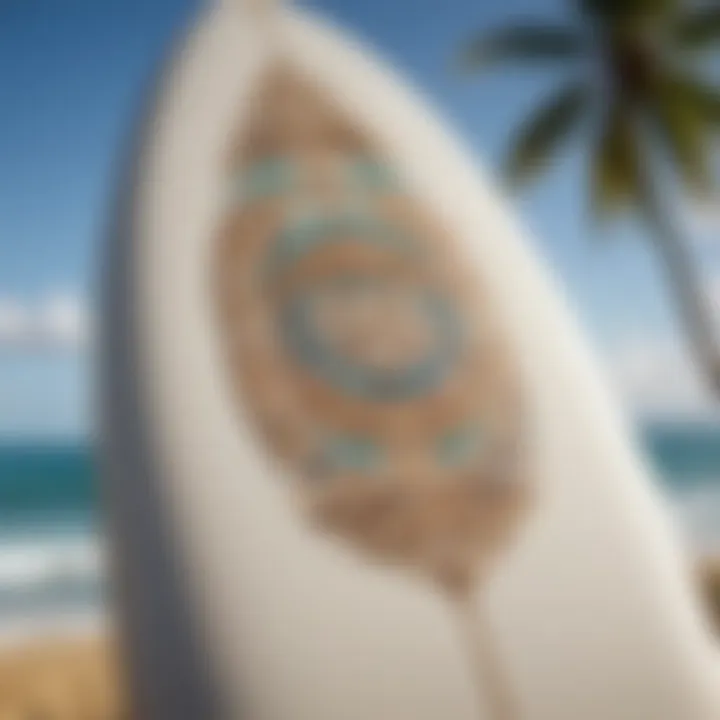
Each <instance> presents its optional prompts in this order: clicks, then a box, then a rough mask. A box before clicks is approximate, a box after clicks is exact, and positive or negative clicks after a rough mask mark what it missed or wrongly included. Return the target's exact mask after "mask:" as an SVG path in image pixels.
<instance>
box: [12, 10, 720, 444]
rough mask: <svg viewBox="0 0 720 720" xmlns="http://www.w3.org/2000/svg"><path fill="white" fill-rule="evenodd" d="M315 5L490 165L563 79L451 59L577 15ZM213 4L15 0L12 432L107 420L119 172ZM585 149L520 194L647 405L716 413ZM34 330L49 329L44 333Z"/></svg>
mask: <svg viewBox="0 0 720 720" xmlns="http://www.w3.org/2000/svg"><path fill="white" fill-rule="evenodd" d="M304 4H305V5H306V6H309V7H312V8H314V9H316V10H321V11H323V12H324V13H326V14H328V15H329V16H331V17H332V18H334V19H336V20H337V21H338V22H340V23H342V24H343V25H345V26H346V27H349V28H351V29H352V30H354V31H355V32H356V33H357V34H359V35H360V36H361V37H363V38H365V39H366V40H368V41H369V42H370V44H371V45H372V46H374V47H375V48H376V49H377V50H379V51H380V52H381V53H382V54H383V55H385V56H386V57H388V58H389V59H391V60H392V61H393V62H394V64H395V65H396V66H398V67H399V68H400V69H401V70H402V71H404V72H405V74H406V75H408V76H409V77H410V78H411V79H412V81H413V82H414V83H415V84H416V85H417V86H419V87H420V88H421V89H422V90H423V91H424V92H425V93H426V95H428V96H429V97H430V98H431V99H432V100H433V101H434V102H435V104H436V105H437V106H439V107H440V108H441V111H442V112H443V113H444V115H445V116H446V117H447V118H448V119H449V120H450V121H451V122H452V123H453V125H454V126H455V127H456V128H457V130H458V132H459V133H460V134H461V135H462V136H463V137H464V139H465V141H466V143H467V144H468V145H469V147H470V148H471V149H472V151H473V152H474V153H475V154H476V155H477V156H478V158H482V163H483V164H484V165H485V167H486V168H487V169H488V170H490V169H492V168H494V167H496V166H497V164H498V162H499V160H500V159H501V157H502V152H503V150H504V148H505V147H506V145H507V142H508V139H509V137H510V136H511V132H512V128H514V127H516V126H517V121H518V120H519V119H520V118H521V117H522V116H523V114H524V113H525V112H526V111H527V110H528V109H529V108H530V107H531V106H532V105H533V104H534V102H535V101H536V100H537V99H539V98H541V97H542V96H543V93H544V92H545V91H546V90H547V89H548V88H549V87H551V86H552V85H553V84H554V83H556V82H557V81H558V80H559V79H561V75H559V74H557V73H554V72H552V71H533V72H527V71H522V72H521V71H519V70H516V69H513V70H509V71H506V72H501V73H496V74H493V75H492V76H488V77H486V78H483V79H482V80H473V81H468V80H465V79H459V78H458V77H456V76H454V75H453V73H452V72H451V71H450V70H449V64H450V60H451V57H452V53H453V51H454V49H455V48H456V47H457V45H458V43H459V42H460V41H462V39H463V38H466V37H467V36H468V32H469V31H470V30H471V29H472V28H487V27H492V26H494V25H498V24H500V23H503V22H506V21H510V20H514V19H518V18H523V19H527V18H528V17H533V16H536V17H540V18H545V19H547V18H550V19H552V18H555V19H562V18H565V17H567V10H566V7H567V5H566V3H565V2H562V1H561V0H505V1H504V2H502V3H495V2H492V3H491V2H482V0H446V1H445V2H444V3H439V2H438V0H392V1H389V0H307V2H305V3H304ZM198 7H199V3H198V2H197V1H196V0H153V1H152V2H149V1H148V0H33V2H28V1H27V0H0V437H2V436H3V435H5V436H7V435H13V436H17V435H43V434H45V435H58V434H59V435H77V434H83V433H85V432H87V429H88V428H89V427H91V426H92V421H91V412H90V410H89V408H90V406H91V402H90V397H91V394H90V393H89V391H88V387H89V382H90V381H89V375H90V370H89V363H88V357H87V355H88V351H87V347H86V341H85V336H86V334H87V333H86V331H85V329H84V324H85V322H86V320H85V317H86V316H87V315H88V314H91V313H92V307H93V296H94V294H95V286H96V282H97V270H98V259H99V251H100V248H101V241H102V232H103V226H104V223H105V220H106V217H107V210H108V207H109V204H110V201H111V198H112V190H113V185H114V181H115V174H116V171H117V168H118V163H119V161H120V159H121V158H122V157H123V147H124V145H123V143H124V141H125V139H126V137H127V134H128V131H129V128H130V127H131V125H132V123H133V120H134V118H135V116H136V113H137V109H138V106H139V104H140V101H141V98H142V96H143V93H144V91H145V89H146V87H147V84H148V81H149V79H150V77H151V76H152V73H153V69H154V68H155V67H156V65H157V63H158V61H159V60H160V59H161V58H162V57H163V55H164V51H165V49H166V48H167V44H168V42H169V41H170V39H171V38H172V37H173V36H175V35H176V34H177V33H178V32H180V31H181V29H182V28H183V27H184V26H185V25H186V24H187V22H188V21H189V20H190V18H191V17H192V16H193V15H194V13H195V12H196V11H197V9H198ZM583 164H584V156H583V154H582V153H581V152H579V151H578V149H577V148H576V147H570V148H568V150H567V152H566V153H565V156H564V157H563V160H562V162H561V163H559V164H558V166H557V167H556V168H554V169H553V170H552V171H551V173H550V174H549V175H548V177H547V178H546V179H545V180H544V181H543V182H542V183H541V184H539V185H538V186H537V187H536V188H533V189H532V190H530V191H529V192H527V193H525V194H524V195H523V197H522V198H521V199H519V200H518V201H517V203H516V206H517V208H518V211H519V212H520V213H521V215H522V218H523V221H524V223H525V224H526V226H528V227H529V229H530V230H531V231H532V237H533V240H532V241H533V242H534V243H536V244H537V245H538V246H539V248H540V249H541V251H542V253H543V254H544V255H545V256H546V257H547V258H548V260H549V262H550V264H551V265H552V267H553V268H554V271H555V272H556V274H557V275H558V276H559V277H560V279H561V280H562V282H563V284H564V287H565V290H566V292H567V293H568V294H569V296H570V298H571V300H572V301H573V302H574V304H575V305H576V306H577V308H578V312H579V314H580V317H581V320H582V322H583V323H584V324H585V326H586V327H587V328H588V330H589V334H590V337H591V340H592V342H593V343H594V344H595V346H596V347H597V348H598V350H599V352H601V354H602V355H603V357H604V358H606V359H607V361H608V367H609V369H610V372H611V375H612V376H613V377H616V378H617V381H618V384H619V387H620V389H621V392H622V393H623V394H624V395H625V396H626V397H627V398H628V402H629V403H630V404H631V405H638V406H640V405H645V404H647V405H651V406H652V405H653V404H654V403H655V399H659V402H658V403H657V405H658V406H659V407H664V409H666V410H669V411H672V412H674V411H676V410H677V411H690V412H704V411H705V410H706V409H707V403H706V402H705V401H704V399H703V398H702V396H701V394H700V392H699V391H698V390H697V389H696V388H694V387H693V380H692V377H691V372H690V371H689V368H688V366H687V361H686V359H685V358H684V357H683V355H682V352H681V351H680V350H678V348H677V340H676V338H677V332H676V328H675V326H674V321H673V314H672V312H671V310H670V308H669V307H668V304H667V302H666V299H665V295H664V288H663V286H662V284H661V283H660V282H659V278H658V268H657V267H656V265H655V262H654V258H653V257H652V256H651V254H650V252H649V250H648V247H649V246H648V244H647V243H645V242H644V237H643V235H642V233H641V232H640V231H639V230H637V229H635V228H633V227H632V226H629V225H625V226H623V227H619V228H617V229H616V230H614V231H613V232H612V233H611V234H610V233H608V234H607V236H605V237H604V236H602V235H600V234H598V233H597V232H596V231H594V230H592V229H591V227H590V225H589V224H588V223H587V221H586V220H587V218H586V210H585V202H584V196H583V190H584V184H583V182H584V178H583ZM696 220H697V218H693V221H692V222H691V223H690V224H691V226H692V229H693V231H694V232H695V234H696V235H697V236H698V242H697V251H698V257H699V258H701V259H702V262H703V264H704V266H705V268H706V271H707V274H708V279H709V286H711V287H713V288H715V289H720V284H719V283H717V282H716V281H715V279H716V277H720V275H718V271H719V270H720V250H718V249H715V247H714V246H713V244H712V242H711V237H712V235H713V232H714V231H715V230H716V229H717V228H713V227H712V226H711V225H707V224H706V226H701V223H700V222H698V221H696ZM718 248H720V246H718ZM716 295H717V296H718V297H720V292H718V293H716ZM3 332H4V336H3ZM33 333H34V335H33ZM28 334H30V335H33V336H34V337H35V339H36V340H37V338H38V337H40V336H43V338H44V340H45V341H44V342H28ZM3 337H5V342H4V343H3V342H2V340H3ZM669 385H672V386H673V387H672V388H671V389H670V390H671V391H670V392H668V386H669ZM656 396H657V398H656ZM665 406H667V407H665Z"/></svg>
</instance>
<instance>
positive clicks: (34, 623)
mask: <svg viewBox="0 0 720 720" xmlns="http://www.w3.org/2000/svg"><path fill="white" fill-rule="evenodd" d="M641 440H642V444H643V445H644V447H645V448H646V450H647V454H648V456H649V458H650V461H651V463H652V464H653V465H654V466H655V468H656V469H657V475H658V478H659V481H660V483H661V487H662V490H663V492H665V493H666V494H667V496H668V497H669V498H670V500H671V503H672V507H673V508H674V510H675V516H676V518H677V521H678V523H679V524H680V527H681V529H682V531H683V532H684V533H685V534H686V536H687V538H688V540H689V543H690V544H691V546H692V547H694V548H696V549H697V550H698V552H703V553H706V552H715V551H720V425H657V426H652V427H648V428H645V430H644V431H643V432H642V433H641ZM96 467H97V466H96V462H95V459H94V457H93V451H92V449H91V448H89V447H87V446H84V445H77V444H63V445H37V444H9V443H6V444H0V635H2V636H7V635H8V634H13V633H27V632H37V631H42V628H43V627H45V626H49V627H55V626H57V625H58V624H61V625H62V626H63V627H64V626H67V625H68V624H78V625H87V624H94V623H97V622H102V621H103V618H104V617H105V615H106V593H105V591H104V583H103V575H104V573H103V562H102V551H101V546H102V532H101V529H100V522H99V518H98V513H97V506H98V501H97V489H96V483H95V480H96V476H97V471H96Z"/></svg>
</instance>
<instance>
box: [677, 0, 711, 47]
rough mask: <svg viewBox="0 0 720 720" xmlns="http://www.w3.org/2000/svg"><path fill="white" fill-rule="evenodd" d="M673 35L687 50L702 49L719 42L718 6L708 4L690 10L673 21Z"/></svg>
mask: <svg viewBox="0 0 720 720" xmlns="http://www.w3.org/2000/svg"><path fill="white" fill-rule="evenodd" d="M673 36H674V38H675V39H676V40H677V42H678V44H679V45H680V46H681V47H683V48H686V49H689V50H702V49H705V48H707V47H709V46H710V45H713V44H715V43H720V6H718V5H709V6H707V7H701V8H699V9H697V10H694V11H690V12H688V13H687V14H685V15H684V16H682V17H681V18H679V19H678V20H676V21H675V23H674V29H673Z"/></svg>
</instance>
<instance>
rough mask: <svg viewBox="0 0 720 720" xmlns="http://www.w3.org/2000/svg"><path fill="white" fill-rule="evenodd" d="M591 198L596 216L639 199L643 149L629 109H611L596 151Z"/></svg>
mask: <svg viewBox="0 0 720 720" xmlns="http://www.w3.org/2000/svg"><path fill="white" fill-rule="evenodd" d="M592 162H593V168H592V180H591V184H592V187H591V194H590V202H591V206H592V208H593V212H594V214H595V216H596V217H597V218H603V217H606V216H607V215H608V214H611V213H613V212H617V211H618V210H621V209H623V208H625V207H628V206H630V205H633V204H635V203H637V202H639V201H640V197H641V192H640V181H641V165H640V163H641V153H640V147H639V144H638V138H637V134H636V128H635V125H634V123H633V119H632V116H631V114H630V112H629V110H628V109H627V108H626V107H624V106H623V105H620V104H617V105H615V106H613V107H611V108H610V109H609V110H608V113H607V116H606V118H605V121H604V123H603V125H602V127H601V130H600V136H599V140H598V142H597V145H596V147H595V151H594V153H593V158H592Z"/></svg>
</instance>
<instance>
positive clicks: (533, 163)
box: [506, 82, 589, 184]
mask: <svg viewBox="0 0 720 720" xmlns="http://www.w3.org/2000/svg"><path fill="white" fill-rule="evenodd" d="M588 101H589V89H588V87H587V85H586V83H584V82H577V83H572V84H570V85H567V86H565V87H563V88H562V89H561V90H560V91H559V92H558V93H557V94H556V95H554V96H553V97H552V98H551V99H550V100H549V101H548V102H547V103H545V104H544V105H542V107H541V108H540V109H539V110H538V111H537V112H536V113H535V114H534V115H532V116H531V117H530V119H529V120H528V121H527V122H526V123H525V124H524V125H523V126H522V127H521V129H520V131H519V133H518V138H517V140H516V141H515V143H514V144H513V147H512V149H511V151H510V154H509V157H508V160H507V163H506V174H507V176H508V178H509V179H510V181H511V182H513V183H515V184H517V183H521V182H525V181H527V180H529V179H530V178H531V177H532V176H533V175H535V174H536V173H537V172H538V170H540V169H541V168H542V167H543V166H544V165H545V164H546V163H547V161H548V160H549V159H550V157H551V156H552V154H553V152H554V151H555V150H556V149H557V148H558V146H559V145H560V143H562V142H563V141H564V140H565V139H566V138H567V137H568V136H569V134H570V133H571V131H572V130H573V129H574V128H575V126H576V125H577V124H578V123H579V121H580V119H581V117H582V115H583V113H584V111H585V110H586V109H587V108H588V105H589V102H588Z"/></svg>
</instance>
